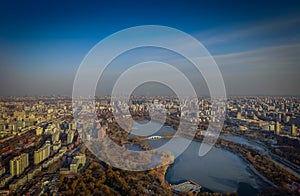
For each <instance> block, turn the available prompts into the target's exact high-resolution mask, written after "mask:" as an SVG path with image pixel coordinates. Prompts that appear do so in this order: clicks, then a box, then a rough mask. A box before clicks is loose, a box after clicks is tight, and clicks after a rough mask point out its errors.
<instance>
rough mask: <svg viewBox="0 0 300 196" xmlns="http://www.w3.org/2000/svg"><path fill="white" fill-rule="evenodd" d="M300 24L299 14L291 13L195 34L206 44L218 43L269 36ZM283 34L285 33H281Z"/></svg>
mask: <svg viewBox="0 0 300 196" xmlns="http://www.w3.org/2000/svg"><path fill="white" fill-rule="evenodd" d="M299 25H300V16H299V15H290V16H286V17H281V18H275V19H272V20H265V21H262V22H256V23H249V24H244V25H240V24H239V25H237V26H231V27H229V26H226V27H219V28H215V29H211V30H209V31H207V32H199V33H197V34H196V35H195V36H196V37H198V38H200V40H203V43H204V45H207V46H210V45H216V44H224V43H228V42H233V41H236V40H240V39H247V38H252V37H255V36H269V35H270V34H273V35H274V34H275V33H276V32H277V33H279V34H280V33H281V32H282V31H285V32H288V29H292V28H298V26H299ZM281 35H284V34H283V33H281Z"/></svg>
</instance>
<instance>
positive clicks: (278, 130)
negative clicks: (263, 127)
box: [275, 121, 281, 135]
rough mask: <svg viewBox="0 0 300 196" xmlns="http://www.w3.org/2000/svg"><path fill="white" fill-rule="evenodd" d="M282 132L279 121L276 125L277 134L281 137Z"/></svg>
mask: <svg viewBox="0 0 300 196" xmlns="http://www.w3.org/2000/svg"><path fill="white" fill-rule="evenodd" d="M280 130H281V125H280V123H279V122H278V121H277V122H276V124H275V133H276V134H277V135H279V134H280Z"/></svg>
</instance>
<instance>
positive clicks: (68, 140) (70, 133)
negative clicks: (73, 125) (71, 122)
mask: <svg viewBox="0 0 300 196" xmlns="http://www.w3.org/2000/svg"><path fill="white" fill-rule="evenodd" d="M73 138H74V131H71V130H69V133H68V137H67V144H71V143H72V142H73Z"/></svg>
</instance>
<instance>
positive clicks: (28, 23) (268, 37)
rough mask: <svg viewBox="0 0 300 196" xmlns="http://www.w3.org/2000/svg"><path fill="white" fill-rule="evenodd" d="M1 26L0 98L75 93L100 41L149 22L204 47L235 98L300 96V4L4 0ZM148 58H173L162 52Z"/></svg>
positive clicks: (0, 10)
mask: <svg viewBox="0 0 300 196" xmlns="http://www.w3.org/2000/svg"><path fill="white" fill-rule="evenodd" d="M0 24H1V26H0V83H1V86H0V95H32V94H33V95H49V94H68V95H70V94H71V92H72V86H73V80H74V77H75V74H76V70H77V68H78V67H79V65H80V63H81V61H82V60H83V58H84V57H85V55H86V54H87V52H88V51H89V50H90V49H91V48H92V47H93V46H94V45H95V44H96V43H98V42H99V41H100V40H101V39H103V38H105V37H106V36H109V35H110V34H112V33H114V32H116V31H119V30H121V29H124V28H127V27H132V26H137V25H149V24H150V25H165V26H170V27H174V28H177V29H179V30H182V31H184V32H187V33H189V34H191V35H192V36H194V37H195V38H197V39H198V40H199V41H200V42H202V43H203V44H204V46H205V47H206V48H207V49H208V51H209V52H210V53H211V54H212V55H213V56H214V58H215V60H216V62H217V64H218V65H219V68H220V70H221V72H222V75H223V78H224V81H225V86H226V90H227V93H228V94H229V95H300V88H299V84H300V3H299V1H263V2H261V1H249V2H247V3H245V2H242V1H219V2H218V1H214V2H211V3H209V2H206V1H203V2H201V1H167V0H165V1H154V0H150V1H104V2H101V1H76V0H72V1H71V0H70V1H54V0H51V1H39V0H38V1H14V0H12V1H2V2H1V6H0ZM137 53H139V52H137ZM140 53H141V52H140ZM141 56H147V58H149V59H151V58H152V57H155V58H157V59H160V60H166V59H167V61H172V60H174V59H172V58H174V55H171V54H167V53H164V52H162V51H155V50H149V51H147V52H143V53H142V55H141ZM130 58H133V57H132V56H131V55H130V54H128V55H127V58H126V55H125V56H124V57H123V59H121V61H120V62H122V63H120V62H119V63H117V62H116V63H115V65H113V66H112V71H108V74H107V76H111V75H110V74H112V75H113V74H114V73H120V72H122V70H124V68H125V67H126V66H127V65H126V63H127V62H130ZM168 58H169V59H168ZM109 72H111V73H109ZM189 72H190V74H191V77H193V76H192V70H190V71H189V70H187V74H189ZM112 78H113V77H107V79H105V78H104V79H103V80H101V81H100V82H102V84H101V86H102V85H103V84H104V86H106V87H103V88H107V86H110V85H111V83H112V82H113V79H112ZM199 81H200V82H203V81H202V80H201V79H199ZM204 86H205V85H204ZM196 88H198V87H196ZM100 92H101V90H100Z"/></svg>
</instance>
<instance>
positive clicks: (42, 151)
mask: <svg viewBox="0 0 300 196" xmlns="http://www.w3.org/2000/svg"><path fill="white" fill-rule="evenodd" d="M50 153H51V144H50V141H46V143H45V145H44V146H43V147H41V148H39V149H38V150H36V151H34V155H33V160H34V164H35V165H37V164H39V163H41V162H42V161H43V160H45V159H46V158H48V157H49V156H50Z"/></svg>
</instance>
